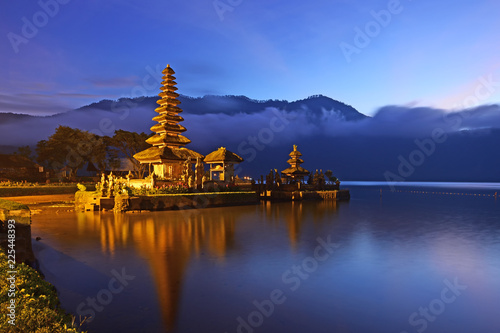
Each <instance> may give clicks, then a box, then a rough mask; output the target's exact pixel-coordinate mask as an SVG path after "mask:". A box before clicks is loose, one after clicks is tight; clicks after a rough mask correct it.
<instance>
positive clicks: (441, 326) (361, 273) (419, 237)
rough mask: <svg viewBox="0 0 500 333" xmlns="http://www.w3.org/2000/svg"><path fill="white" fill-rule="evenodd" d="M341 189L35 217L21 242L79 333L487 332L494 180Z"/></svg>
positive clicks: (497, 269) (498, 316)
mask: <svg viewBox="0 0 500 333" xmlns="http://www.w3.org/2000/svg"><path fill="white" fill-rule="evenodd" d="M344 187H347V188H349V189H350V190H351V200H350V201H349V202H326V201H325V202H302V203H296V202H295V203H272V204H271V203H262V204H259V205H252V206H240V207H226V208H211V209H202V210H188V211H167V212H151V213H142V214H116V215H115V214H113V213H108V212H106V213H98V212H96V213H94V212H87V213H74V212H71V211H70V212H68V211H67V210H68V209H71V207H52V208H43V209H42V210H41V212H39V213H38V214H34V215H33V225H32V235H33V237H36V236H40V237H42V240H41V241H39V242H33V246H34V250H35V254H36V255H37V258H38V260H39V264H40V269H41V270H42V272H43V273H44V274H45V275H46V279H47V280H49V281H50V282H52V283H53V284H54V285H55V286H56V288H57V289H58V291H59V294H60V297H61V301H62V304H63V307H64V308H65V309H66V310H68V311H69V312H72V313H74V314H81V315H90V314H92V315H93V316H94V319H93V320H92V321H91V322H90V323H88V324H86V325H84V328H86V329H88V330H89V332H99V333H101V332H102V333H104V332H122V333H123V332H125V333H126V332H220V333H224V332H227V333H231V332H240V333H251V332H256V333H257V332H259V333H260V332H269V333H270V332H273V333H276V332H290V333H295V332H297V333H299V332H300V333H303V332H318V333H319V332H329V333H331V332H355V333H367V332H377V333H378V332H395V333H401V332H407V333H412V332H424V331H425V332H439V333H443V332H454V333H457V332H481V333H489V332H492V333H497V332H499V331H500V312H499V311H500V197H499V198H495V197H494V193H495V192H500V184H439V183H413V184H406V185H404V186H396V187H395V189H396V190H397V191H391V190H390V188H389V187H388V186H386V185H385V184H383V183H380V184H377V183H348V182H346V183H345V186H344ZM381 189H382V192H381ZM446 193H452V194H446ZM457 193H458V194H457ZM473 194H476V195H473ZM478 194H481V195H480V196H479V195H478Z"/></svg>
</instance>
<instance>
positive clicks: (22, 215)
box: [0, 200, 35, 264]
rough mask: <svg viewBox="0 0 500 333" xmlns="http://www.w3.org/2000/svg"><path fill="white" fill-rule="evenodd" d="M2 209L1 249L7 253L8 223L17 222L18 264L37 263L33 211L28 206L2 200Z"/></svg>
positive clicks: (0, 221)
mask: <svg viewBox="0 0 500 333" xmlns="http://www.w3.org/2000/svg"><path fill="white" fill-rule="evenodd" d="M1 203H2V207H1V208H0V247H1V248H2V249H3V250H4V251H5V252H6V253H7V250H8V249H9V247H8V245H9V242H8V225H9V223H8V221H9V220H14V221H15V224H14V225H15V228H14V230H15V235H16V237H15V247H14V250H15V256H16V261H17V262H24V263H27V264H32V263H34V261H35V256H34V255H33V250H32V248H31V211H30V209H29V208H28V206H25V205H20V204H17V203H15V202H11V201H7V200H1Z"/></svg>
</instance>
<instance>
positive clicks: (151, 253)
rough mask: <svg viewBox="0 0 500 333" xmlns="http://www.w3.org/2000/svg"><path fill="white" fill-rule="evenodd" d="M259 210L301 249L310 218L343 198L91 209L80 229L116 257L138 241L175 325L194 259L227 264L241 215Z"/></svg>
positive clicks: (166, 317) (167, 320) (168, 320)
mask: <svg viewBox="0 0 500 333" xmlns="http://www.w3.org/2000/svg"><path fill="white" fill-rule="evenodd" d="M256 210H257V211H258V212H259V213H258V215H260V217H261V221H264V222H265V223H272V224H273V225H276V227H278V228H280V227H285V228H286V230H287V233H288V238H289V242H290V248H291V250H292V251H295V250H296V248H297V246H298V243H299V242H300V239H301V233H302V232H303V230H302V229H303V228H304V221H305V220H307V219H313V220H315V221H318V222H317V223H321V222H319V221H321V220H323V218H322V216H324V215H325V214H331V213H332V212H333V211H336V210H337V202H335V201H321V202H292V203H284V204H280V203H273V204H271V203H262V204H260V205H258V206H245V208H243V207H237V208H236V207H235V208H213V209H205V210H181V211H167V212H150V213H142V214H112V213H94V212H87V213H80V214H78V233H79V235H80V236H86V237H88V235H91V234H93V235H95V237H99V242H100V246H101V251H102V253H103V255H108V256H111V257H114V256H115V255H116V252H117V250H118V249H122V248H127V247H128V248H130V247H134V248H136V249H137V251H138V253H139V254H140V255H141V256H143V257H144V258H146V260H147V261H148V262H149V265H150V269H151V273H152V276H153V279H154V281H155V289H156V293H157V297H158V302H159V306H160V311H161V313H162V317H163V321H164V325H165V328H166V329H167V330H168V331H171V330H173V329H174V328H175V326H176V319H177V317H178V308H179V303H180V301H181V296H182V289H183V288H182V285H183V281H184V277H185V274H186V271H187V269H188V267H189V264H190V261H191V260H197V259H198V258H199V257H200V256H201V255H205V256H210V257H211V258H213V259H214V260H215V262H217V263H219V264H223V263H224V261H225V260H226V257H227V256H228V253H230V252H231V251H236V248H237V242H238V240H237V239H235V232H236V224H237V221H238V220H239V219H241V217H242V216H243V215H245V214H255V212H256ZM255 222H258V221H255ZM315 223H316V222H315Z"/></svg>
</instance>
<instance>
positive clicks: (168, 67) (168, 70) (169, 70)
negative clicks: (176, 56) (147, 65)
mask: <svg viewBox="0 0 500 333" xmlns="http://www.w3.org/2000/svg"><path fill="white" fill-rule="evenodd" d="M161 73H162V74H170V75H173V74H175V72H174V70H173V69H172V67H170V64H168V65H167V67H165V69H164V70H162V71H161Z"/></svg>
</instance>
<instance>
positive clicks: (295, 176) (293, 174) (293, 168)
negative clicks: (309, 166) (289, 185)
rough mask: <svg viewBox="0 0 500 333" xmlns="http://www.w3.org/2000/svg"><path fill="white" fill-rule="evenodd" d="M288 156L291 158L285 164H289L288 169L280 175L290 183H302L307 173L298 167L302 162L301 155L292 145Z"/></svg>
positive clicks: (295, 146)
mask: <svg viewBox="0 0 500 333" xmlns="http://www.w3.org/2000/svg"><path fill="white" fill-rule="evenodd" d="M289 156H290V157H291V158H290V159H289V160H288V161H287V163H289V164H290V167H289V168H288V169H285V170H283V171H281V174H282V175H284V176H285V177H286V178H287V179H288V180H289V181H291V182H294V181H302V180H303V179H304V177H305V176H307V175H308V174H309V171H307V170H306V169H304V168H303V167H301V166H300V165H301V164H302V163H304V161H303V160H302V159H301V158H300V157H301V156H302V154H301V153H300V152H299V151H298V150H297V145H293V151H292V152H291V153H290V154H289Z"/></svg>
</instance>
